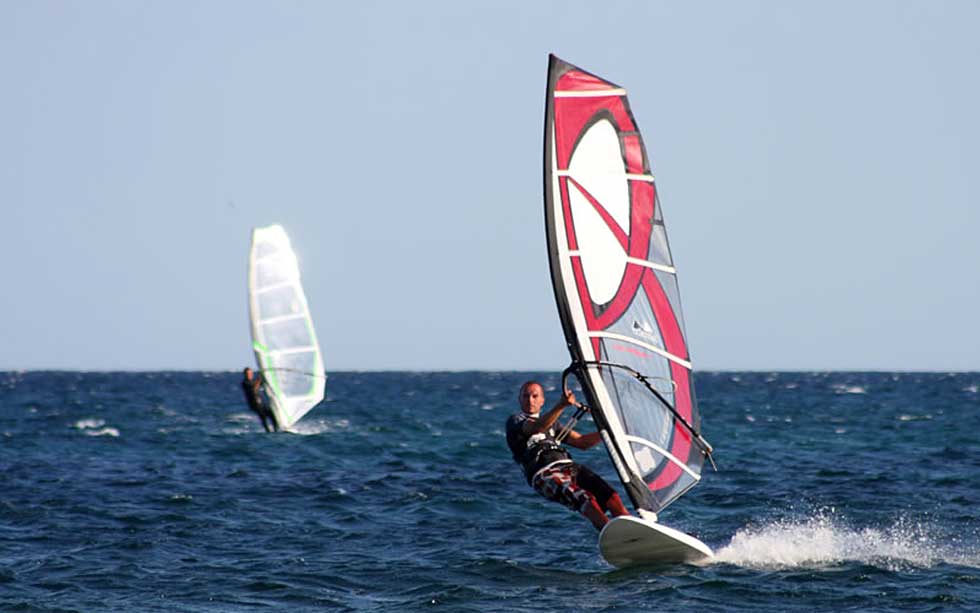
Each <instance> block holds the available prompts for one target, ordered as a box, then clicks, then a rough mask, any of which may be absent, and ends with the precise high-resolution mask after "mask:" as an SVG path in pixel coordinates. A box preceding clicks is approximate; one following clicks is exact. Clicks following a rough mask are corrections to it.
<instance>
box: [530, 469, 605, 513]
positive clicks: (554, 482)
mask: <svg viewBox="0 0 980 613" xmlns="http://www.w3.org/2000/svg"><path fill="white" fill-rule="evenodd" d="M531 487H533V488H534V491H536V492H537V493H539V494H541V495H542V496H544V497H545V498H547V499H548V500H551V501H552V502H557V503H559V504H563V505H565V506H566V507H568V508H569V509H571V510H573V511H578V512H579V513H584V512H585V509H586V508H587V507H588V505H589V503H591V502H592V501H593V500H595V501H596V503H598V505H599V508H600V509H603V510H605V509H606V504H607V503H608V502H609V497H610V496H612V495H613V494H614V493H616V492H615V490H614V489H613V488H612V487H610V486H609V484H608V483H606V482H605V480H604V479H603V478H602V477H600V476H599V475H597V474H595V473H594V472H592V471H591V470H590V469H589V468H588V467H587V466H583V465H581V464H576V463H575V462H567V463H562V464H556V465H555V466H551V467H549V468H545V469H544V470H542V471H540V472H539V473H538V474H536V475H534V479H532V480H531Z"/></svg>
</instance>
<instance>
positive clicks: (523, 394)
mask: <svg viewBox="0 0 980 613" xmlns="http://www.w3.org/2000/svg"><path fill="white" fill-rule="evenodd" d="M517 401H518V402H520V403H521V410H522V411H524V412H525V413H527V414H529V415H537V414H538V413H540V412H541V407H542V406H544V388H543V387H541V384H540V383H538V382H537V381H525V382H524V384H523V385H521V389H520V391H519V392H517Z"/></svg>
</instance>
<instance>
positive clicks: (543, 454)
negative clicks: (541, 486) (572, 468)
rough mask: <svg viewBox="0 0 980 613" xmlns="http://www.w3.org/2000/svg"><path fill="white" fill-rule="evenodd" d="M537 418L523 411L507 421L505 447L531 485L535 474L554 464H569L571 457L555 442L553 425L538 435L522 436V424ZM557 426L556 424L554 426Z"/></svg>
mask: <svg viewBox="0 0 980 613" xmlns="http://www.w3.org/2000/svg"><path fill="white" fill-rule="evenodd" d="M537 419H538V418H537V417H536V416H533V415H529V414H527V413H525V412H523V411H521V412H520V413H515V414H514V415H511V416H510V418H508V419H507V446H508V447H510V453H511V455H513V456H514V461H515V462H517V463H518V464H520V465H521V468H523V469H524V476H525V477H526V478H527V482H528V483H531V479H532V478H534V475H535V473H537V472H538V471H539V470H541V469H542V468H544V467H545V466H548V465H549V464H554V463H556V462H562V461H564V462H571V461H572V456H571V455H569V453H568V452H567V451H566V450H565V448H564V447H562V446H561V444H560V443H559V442H558V441H556V440H555V437H556V436H558V428H556V427H555V426H554V425H553V426H551V427H550V428H548V431H547V432H541V433H540V434H533V435H527V434H524V424H525V423H527V421H528V420H531V421H536V420H537ZM556 425H557V424H556Z"/></svg>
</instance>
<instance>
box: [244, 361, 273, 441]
mask: <svg viewBox="0 0 980 613" xmlns="http://www.w3.org/2000/svg"><path fill="white" fill-rule="evenodd" d="M242 374H243V375H244V377H243V378H242V391H244V392H245V400H246V401H248V408H250V409H252V411H253V412H254V413H255V414H256V415H258V416H259V419H261V420H262V427H263V428H265V431H266V432H272V431H275V432H278V431H279V423H278V422H276V416H275V415H274V414H273V412H272V409H270V408H269V405H268V404H267V403H266V402H265V400H264V399H263V398H262V384H263V383H265V380H264V379H263V377H262V373H259V374H258V375H253V374H252V369H251V368H245V370H244V371H242ZM270 423H271V424H272V427H271V428H270V427H269V424H270Z"/></svg>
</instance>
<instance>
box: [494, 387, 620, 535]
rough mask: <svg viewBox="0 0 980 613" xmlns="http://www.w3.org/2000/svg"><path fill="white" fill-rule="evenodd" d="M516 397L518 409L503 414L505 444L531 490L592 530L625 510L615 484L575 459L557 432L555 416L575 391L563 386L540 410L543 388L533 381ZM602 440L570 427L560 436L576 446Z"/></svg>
mask: <svg viewBox="0 0 980 613" xmlns="http://www.w3.org/2000/svg"><path fill="white" fill-rule="evenodd" d="M517 399H518V401H519V402H520V404H521V412H520V413H515V414H514V415H511V416H510V418H509V419H508V420H507V446H508V447H510V451H511V453H512V454H513V455H514V460H515V461H516V462H517V463H518V464H520V465H521V468H523V469H524V475H525V477H526V478H527V482H528V484H530V485H531V487H533V488H534V491H536V492H538V493H539V494H541V495H542V496H544V497H545V498H547V499H548V500H551V501H552V502H557V503H559V504H563V505H565V506H566V507H568V508H570V509H572V510H573V511H578V512H579V513H581V514H582V515H584V516H585V517H586V518H587V519H588V520H589V521H591V522H592V525H593V526H595V529H596V530H601V529H602V527H603V526H605V525H606V523H608V522H609V517H607V516H606V512H609V513H611V514H612V515H613V517H618V516H620V515H629V511H627V510H626V507H625V506H623V501H622V499H621V498H620V497H619V494H617V493H616V490H614V489H613V488H612V487H611V486H610V485H609V484H608V483H606V481H605V480H604V479H603V478H602V477H600V476H599V475H597V474H595V473H594V472H592V471H591V470H590V469H589V468H588V467H587V466H585V465H583V464H578V463H577V462H573V461H572V457H571V456H570V455H569V453H568V451H566V450H565V448H564V447H562V442H559V441H558V440H557V438H556V437H557V436H558V430H560V424H559V423H558V418H559V417H561V414H562V412H563V411H564V410H565V409H566V408H568V407H569V406H572V405H574V404H575V394H573V393H572V392H570V391H567V390H566V392H565V395H564V396H562V398H561V400H559V401H558V403H557V404H555V406H554V408H552V409H551V410H550V411H548V412H547V413H545V414H544V415H542V414H541V407H542V406H544V388H543V387H541V384H540V383H538V382H537V381H527V382H526V383H524V384H523V385H522V386H521V389H520V391H519V392H518V394H517ZM556 426H559V427H557V428H556ZM600 440H601V438H600V435H599V433H598V432H592V433H590V434H579V433H578V432H576V431H575V430H569V432H568V434H567V438H565V440H564V442H567V443H568V444H569V445H571V446H572V447H575V448H577V449H589V448H590V447H593V446H595V445H596V444H597V443H598V442H599V441H600Z"/></svg>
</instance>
